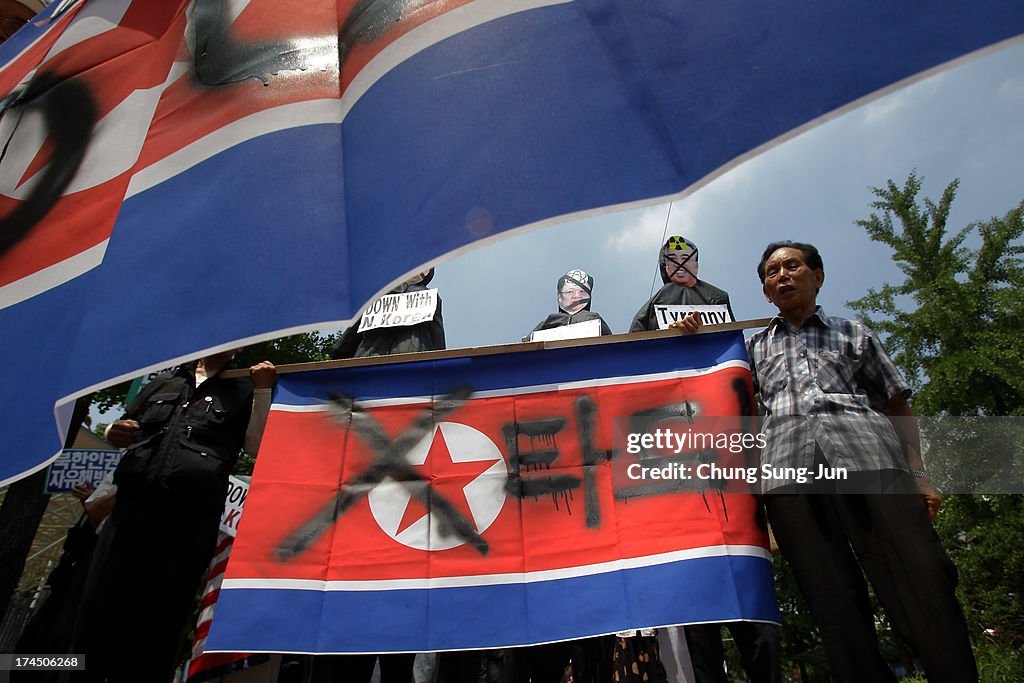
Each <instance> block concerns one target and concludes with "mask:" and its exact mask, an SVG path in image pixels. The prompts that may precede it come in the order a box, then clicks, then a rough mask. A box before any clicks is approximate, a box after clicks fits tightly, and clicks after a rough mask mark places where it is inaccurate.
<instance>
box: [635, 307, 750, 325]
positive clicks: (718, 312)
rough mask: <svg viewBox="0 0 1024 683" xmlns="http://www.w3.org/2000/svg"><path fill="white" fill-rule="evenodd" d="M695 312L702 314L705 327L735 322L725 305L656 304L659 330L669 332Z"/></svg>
mask: <svg viewBox="0 0 1024 683" xmlns="http://www.w3.org/2000/svg"><path fill="white" fill-rule="evenodd" d="M694 311H696V312H698V313H700V319H701V322H703V323H704V324H705V325H721V324H722V323H731V322H733V319H732V316H731V315H729V307H728V306H726V305H725V304H710V305H702V306H693V305H690V304H655V305H654V315H655V317H656V318H657V319H658V329H659V330H667V329H668V326H669V325H671V324H672V323H674V322H675V321H677V320H682V319H683V318H685V317H686V316H687V315H688V314H690V313H693V312H694Z"/></svg>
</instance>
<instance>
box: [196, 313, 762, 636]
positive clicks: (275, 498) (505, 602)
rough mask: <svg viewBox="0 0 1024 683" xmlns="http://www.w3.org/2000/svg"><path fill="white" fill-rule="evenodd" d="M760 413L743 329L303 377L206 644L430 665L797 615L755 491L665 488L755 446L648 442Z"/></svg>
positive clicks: (742, 426)
mask: <svg viewBox="0 0 1024 683" xmlns="http://www.w3.org/2000/svg"><path fill="white" fill-rule="evenodd" d="M431 356H432V354H426V357H427V358H431ZM445 356H449V357H445ZM752 414H753V397H752V395H751V384H750V376H749V370H748V366H747V362H746V354H745V351H744V347H743V338H742V336H741V335H740V334H738V333H735V334H733V333H721V334H713V335H697V336H694V337H692V338H679V337H671V338H660V339H652V340H642V341H623V342H618V343H606V344H589V345H587V344H584V345H580V346H574V347H565V348H558V349H545V350H541V351H518V352H511V353H497V354H489V355H475V356H466V357H456V358H453V357H450V354H440V357H439V358H436V359H428V360H417V361H412V362H405V363H394V362H392V363H388V364H382V365H373V366H355V367H341V368H337V369H333V370H321V371H316V372H303V373H294V374H288V375H283V376H282V377H281V379H280V382H279V385H278V393H277V397H276V399H275V403H274V408H273V411H272V413H271V419H270V422H269V424H268V426H267V431H266V435H265V437H264V441H263V445H262V447H261V451H260V459H259V462H258V463H257V466H256V471H255V473H254V479H253V482H252V488H251V489H250V492H249V495H248V499H247V502H246V522H245V524H244V525H243V526H242V528H241V532H240V534H239V536H238V539H237V540H236V543H235V549H234V551H233V555H232V558H231V563H230V564H229V566H228V570H227V574H226V577H225V581H224V583H223V586H222V592H221V597H220V602H219V605H218V608H217V609H218V611H217V617H216V619H215V622H214V624H213V628H212V631H211V634H210V638H209V641H208V643H207V649H208V651H217V650H222V651H249V652H253V651H256V652H259V651H274V652H289V651H291V652H337V653H356V652H403V651H404V652H424V651H434V650H450V649H473V648H489V647H501V646H514V645H523V644H532V643H543V642H550V641H556V640H563V639H568V638H576V637H583V636H589V635H596V634H600V633H612V632H616V631H620V630H624V629H628V628H640V627H651V626H662V625H669V624H684V623H696V622H708V621H727V620H737V619H740V620H743V619H745V620H761V621H776V620H777V616H778V615H777V610H776V607H775V599H774V592H773V584H772V573H771V563H770V557H769V554H768V552H767V550H766V545H767V539H766V537H765V533H764V531H763V530H762V529H761V528H759V527H758V525H757V523H756V522H755V510H756V504H755V500H754V498H753V497H752V496H751V495H749V494H748V493H747V492H746V489H745V488H736V489H733V488H731V487H730V485H729V484H728V483H724V484H723V482H722V481H721V480H718V481H712V480H709V479H708V478H707V477H699V476H691V477H687V476H680V477H671V476H669V477H665V476H660V475H663V474H664V472H665V471H668V470H672V471H676V472H679V471H691V472H693V471H695V470H697V469H699V467H696V466H697V465H698V464H700V463H703V464H705V465H707V464H709V463H711V464H715V465H716V466H720V467H726V466H727V465H729V464H730V463H731V464H733V465H737V464H745V463H748V462H753V461H756V457H757V453H756V451H754V450H752V448H747V447H738V448H736V449H731V450H730V449H725V450H717V451H716V450H715V449H714V448H711V449H708V448H703V449H701V450H697V449H693V448H688V447H680V446H679V444H680V443H682V442H681V441H680V440H678V439H675V440H672V441H671V442H668V441H667V440H666V443H668V444H669V445H668V446H667V447H665V448H660V449H659V448H658V447H657V446H655V447H636V442H637V439H635V438H633V437H632V436H631V435H635V434H637V433H667V432H673V433H680V432H683V431H687V430H692V429H693V428H694V427H695V426H697V425H702V428H703V429H713V430H714V431H716V432H721V433H728V434H733V435H736V434H739V433H741V432H746V433H749V432H750V431H751V430H752V428H753V427H752V426H753V418H752V417H750V416H751V415H752ZM713 416H720V417H713ZM641 441H642V442H646V441H649V440H641ZM741 441H742V439H739V440H738V439H733V440H732V442H733V443H740V442H741ZM628 444H632V445H633V446H632V447H627V446H628ZM647 445H648V446H650V445H651V444H647ZM666 465H674V468H666V467H665V466H666ZM705 469H706V468H705ZM644 473H650V475H651V476H646V475H645V474H644ZM253 615H259V617H258V618H253Z"/></svg>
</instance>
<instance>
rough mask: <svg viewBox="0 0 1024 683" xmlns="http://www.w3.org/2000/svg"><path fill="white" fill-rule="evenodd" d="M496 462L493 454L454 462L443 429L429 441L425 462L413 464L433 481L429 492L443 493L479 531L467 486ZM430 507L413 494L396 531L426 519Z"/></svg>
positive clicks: (436, 431)
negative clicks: (479, 458)
mask: <svg viewBox="0 0 1024 683" xmlns="http://www.w3.org/2000/svg"><path fill="white" fill-rule="evenodd" d="M495 462H497V461H496V460H495V459H493V458H489V459H484V460H471V461H469V462H455V461H454V460H453V459H452V454H451V450H449V448H448V443H447V442H446V441H445V439H444V433H442V432H441V430H440V429H437V430H435V431H434V440H433V441H432V442H431V443H430V450H429V451H428V452H427V459H426V460H425V461H424V462H423V464H422V465H414V467H416V469H417V470H418V471H419V473H420V474H421V475H423V477H425V478H426V479H427V480H428V481H429V482H430V489H429V494H430V495H431V496H434V495H439V496H443V497H444V498H445V499H446V500H447V501H448V502H449V503H451V505H452V507H454V508H455V509H456V510H458V512H459V514H461V515H462V516H463V517H465V518H466V519H467V520H469V521H470V522H471V523H472V524H473V527H474V528H476V529H477V530H478V531H479V527H478V524H477V521H476V518H475V517H474V516H473V511H472V510H471V509H470V505H469V499H468V498H466V491H465V488H466V486H468V485H469V484H470V483H472V482H473V481H474V480H475V479H476V478H477V477H479V476H480V475H481V474H483V473H484V472H486V471H487V470H488V469H490V468H491V466H492V465H493V464H494V463H495ZM428 513H429V510H428V509H427V506H426V505H424V504H423V503H422V502H421V501H420V500H419V499H418V498H415V497H413V498H410V499H409V503H408V505H406V507H405V514H403V515H402V521H401V522H400V523H399V525H398V530H397V531H396V532H395V535H396V536H397V535H398V534H400V533H402V532H403V531H405V530H406V529H408V528H409V527H410V526H412V525H413V524H415V523H416V522H418V521H419V520H421V519H423V517H425V516H426V515H427V514H428Z"/></svg>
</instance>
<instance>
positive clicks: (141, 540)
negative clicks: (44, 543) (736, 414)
mask: <svg viewBox="0 0 1024 683" xmlns="http://www.w3.org/2000/svg"><path fill="white" fill-rule="evenodd" d="M574 265H576V264H574ZM698 267H699V252H698V249H697V246H696V244H694V243H693V242H692V241H690V240H688V239H685V238H684V237H682V236H672V237H670V238H669V239H668V240H667V241H666V242H665V243H664V245H661V247H660V248H659V258H658V272H659V275H660V277H661V279H662V281H663V283H664V286H663V287H661V289H660V290H659V291H658V292H656V293H655V294H654V296H652V297H651V299H650V300H648V301H647V302H646V303H644V305H643V306H642V307H641V308H640V310H639V311H638V312H637V314H636V316H635V317H634V319H633V321H632V324H631V326H630V331H631V332H637V331H643V330H652V329H665V328H667V327H670V328H674V329H677V330H679V331H681V332H683V333H695V332H698V331H699V330H700V328H701V327H702V326H703V325H704V322H703V321H702V317H701V313H700V311H698V310H693V311H691V312H688V313H686V312H684V313H682V314H679V315H676V316H675V317H674V318H673V319H672V320H671V321H669V320H668V319H667V318H666V316H665V315H664V310H665V307H666V306H668V307H680V308H679V310H684V311H685V307H700V308H701V309H702V310H704V309H707V308H709V307H710V308H717V309H721V311H722V316H723V318H722V319H727V320H733V319H734V318H733V312H732V307H731V304H730V301H729V295H728V293H727V292H726V291H724V290H722V289H719V288H718V287H715V286H714V285H712V284H710V283H708V282H705V281H703V280H701V279H700V278H699V276H698ZM756 271H757V275H758V278H759V280H760V282H761V283H762V288H763V294H764V296H765V298H766V299H767V300H768V301H769V302H770V303H771V304H773V305H774V306H775V307H776V308H777V309H778V315H776V316H775V317H774V318H772V319H771V321H770V323H769V324H768V326H767V327H766V328H764V329H763V330H760V331H758V332H756V333H755V334H754V335H753V336H752V337H750V339H749V340H748V341H747V353H748V356H749V361H750V372H751V375H752V378H753V387H754V391H755V393H756V394H758V395H759V396H760V401H761V404H762V405H763V414H764V421H763V426H762V431H763V433H764V436H765V439H766V441H765V442H766V444H767V445H766V447H765V448H764V449H763V450H762V452H761V458H762V463H769V464H771V465H773V466H780V467H809V468H815V469H817V468H818V467H833V468H834V467H842V468H844V469H845V470H847V471H849V472H850V473H851V475H850V478H849V479H848V480H845V481H843V482H835V481H812V482H806V483H801V482H797V481H785V480H777V479H776V480H772V481H770V482H763V485H762V489H761V492H760V499H761V503H762V505H763V509H764V511H765V513H766V517H767V520H768V522H769V523H770V525H771V527H772V530H773V532H774V535H775V538H776V539H777V542H778V547H779V550H780V551H781V553H782V555H783V557H784V558H785V560H786V561H787V562H788V563H789V565H790V567H791V568H792V570H793V573H794V575H795V577H796V581H797V584H798V586H799V589H800V591H801V593H802V594H803V596H804V598H805V599H806V601H807V604H808V605H809V607H810V610H811V613H812V615H813V618H814V621H815V624H816V626H817V628H818V630H819V632H820V635H821V639H822V643H823V645H824V650H825V653H826V655H827V658H828V662H829V668H830V671H831V676H832V679H833V680H834V681H850V682H858V683H861V682H865V681H871V682H874V681H890V680H892V681H894V680H895V676H894V674H893V672H892V670H891V669H890V667H889V665H888V664H887V663H886V661H885V660H884V658H883V657H882V655H881V654H880V651H879V647H878V642H877V636H876V629H875V623H874V613H873V611H872V609H871V603H870V599H869V593H868V585H869V584H870V586H871V588H872V589H873V591H874V593H875V595H876V596H877V597H878V599H879V601H880V602H881V604H882V606H883V608H884V609H885V611H886V613H887V615H888V616H889V618H890V620H891V622H892V624H893V627H894V629H895V630H896V631H897V632H898V633H899V635H900V637H901V639H902V640H904V641H905V642H906V643H909V644H910V646H911V647H912V649H913V651H914V653H915V654H916V655H917V657H918V658H919V660H920V662H921V664H922V666H923V669H924V671H925V673H926V675H927V676H928V680H929V681H932V682H933V683H936V682H941V681H951V682H952V681H956V682H957V683H963V682H969V681H974V680H977V669H976V665H975V662H974V658H973V654H972V651H971V646H970V642H969V638H968V634H967V627H966V624H965V621H964V617H963V613H962V610H961V607H960V605H959V603H958V601H957V598H956V596H955V593H954V589H955V586H956V570H955V568H954V567H953V565H952V563H951V562H950V560H949V558H948V557H947V555H946V553H945V551H944V550H943V548H942V546H941V544H940V542H939V540H938V537H937V535H936V533H935V531H934V530H933V528H932V521H933V520H934V519H935V515H936V513H937V512H938V508H939V505H940V498H939V496H938V495H937V494H936V492H935V490H934V489H933V488H932V486H931V483H930V481H929V478H928V474H927V472H926V471H925V468H924V464H923V461H922V458H921V446H920V441H919V438H918V434H917V429H916V426H915V423H914V421H913V419H912V418H913V412H912V410H911V408H910V405H909V403H908V401H907V399H908V397H909V395H910V390H909V387H908V385H907V383H906V381H905V380H904V378H903V377H901V376H900V374H899V372H898V371H897V369H896V368H895V366H894V365H893V363H892V361H891V360H890V359H889V357H888V355H887V354H886V352H885V350H884V348H883V347H882V345H881V344H880V342H879V341H878V338H877V337H876V335H875V334H874V333H873V332H872V331H871V330H870V329H869V328H867V327H866V326H865V325H863V324H862V323H860V322H857V321H855V320H847V319H843V318H837V317H833V316H829V315H828V314H826V313H825V311H824V310H823V309H822V308H821V307H820V306H819V305H818V304H817V297H818V293H819V291H820V290H821V288H822V287H823V286H824V282H825V268H824V263H823V260H822V257H821V255H820V254H819V252H818V250H817V249H816V248H815V247H814V246H812V245H809V244H803V243H797V242H788V241H787V242H775V243H772V244H769V245H768V247H767V248H766V249H765V250H764V252H763V254H762V256H761V258H760V260H759V262H758V263H757V265H756ZM432 276H433V270H432V269H431V270H429V271H426V272H423V273H420V274H419V275H417V276H415V277H414V278H411V279H410V280H408V281H407V282H405V283H403V284H402V285H400V286H399V287H398V288H396V289H395V290H393V291H392V292H391V294H400V293H407V292H414V291H425V290H426V286H427V284H428V283H429V282H430V279H431V277H432ZM594 285H595V282H594V278H593V277H592V276H590V275H589V274H588V273H587V272H586V271H584V270H582V269H581V268H578V267H577V268H573V269H571V270H569V271H568V272H566V273H565V275H563V276H561V277H560V278H558V280H557V282H556V286H555V295H556V296H555V298H556V302H557V310H556V311H555V312H554V313H552V314H550V315H548V316H547V317H546V318H545V319H544V320H542V321H541V322H540V323H538V324H537V326H536V327H535V328H534V329H533V330H532V331H531V332H530V333H529V334H528V335H527V336H526V337H524V339H544V338H550V335H552V334H558V335H559V336H560V338H572V337H580V336H597V335H607V334H611V333H612V330H611V329H610V327H609V325H608V324H607V323H606V322H605V320H604V319H603V318H602V317H601V316H600V315H599V314H598V313H597V312H595V311H594V310H592V302H593V291H594ZM443 348H445V337H444V326H443V322H442V315H441V301H440V298H439V297H438V298H437V301H436V306H435V310H434V313H433V315H431V316H429V317H427V318H426V319H419V320H418V321H417V322H415V323H414V324H410V325H407V326H398V327H392V326H378V327H373V326H369V327H366V328H363V329H360V326H358V325H353V326H352V327H350V328H349V329H348V330H346V332H345V333H344V334H343V335H342V337H341V339H340V341H339V342H338V344H337V346H336V348H335V349H334V352H333V354H332V355H333V357H334V358H339V359H342V358H355V357H363V356H374V355H387V354H394V353H410V352H419V351H431V350H438V349H443ZM232 356H233V352H225V353H218V354H214V355H211V356H208V357H206V358H202V359H200V360H199V361H197V362H195V363H192V364H188V365H185V366H182V367H180V368H178V369H177V370H175V371H174V372H172V373H168V374H165V375H162V376H160V377H158V378H157V379H155V380H154V381H152V382H151V383H150V384H148V385H147V386H146V387H145V389H144V390H143V391H142V392H141V393H140V394H139V395H138V396H137V397H136V398H135V399H134V400H133V401H132V402H131V403H130V405H128V407H127V409H126V410H125V413H124V416H123V417H122V418H121V419H120V420H118V421H117V422H115V423H114V424H113V425H111V426H110V428H109V430H108V433H107V438H108V440H109V441H110V443H111V444H113V445H115V446H117V447H120V448H125V449H126V451H125V454H124V456H123V458H122V460H121V462H120V464H119V465H118V467H117V470H116V472H115V474H114V478H113V484H114V485H116V493H115V492H113V491H112V488H111V487H110V486H109V485H108V486H107V487H105V488H104V490H103V492H102V495H97V493H94V492H88V493H91V495H90V496H89V498H88V499H87V501H88V502H87V505H86V507H87V510H88V511H89V514H87V515H86V516H85V517H84V518H83V522H82V524H81V525H80V526H81V527H82V528H81V529H80V530H78V531H76V533H75V539H76V540H75V542H74V544H75V548H79V547H81V548H84V550H76V553H77V554H76V557H77V558H78V559H77V560H76V562H77V569H74V570H72V569H69V570H68V571H69V572H72V573H74V574H75V576H76V577H77V578H76V579H75V581H74V586H75V588H74V590H73V591H72V592H71V596H73V597H68V598H67V599H66V600H65V601H64V604H65V607H64V609H63V610H61V611H60V612H59V614H57V615H56V616H54V615H47V616H45V619H49V620H51V621H53V623H59V624H60V625H61V626H60V629H59V630H58V631H50V632H48V631H47V629H46V628H42V629H40V628H39V625H38V624H37V626H36V628H35V629H34V630H33V629H30V630H29V631H26V633H27V634H28V635H29V636H31V637H33V638H40V637H41V636H40V634H46V633H50V635H53V634H54V633H61V634H63V635H61V636H60V637H59V638H57V640H58V641H62V642H56V643H47V646H49V647H58V646H61V647H65V646H66V648H67V650H66V651H68V652H79V653H83V654H85V656H86V661H87V667H88V668H87V669H86V670H85V671H79V672H74V674H73V675H72V677H71V680H73V681H88V682H94V681H95V682H131V683H137V682H139V681H142V682H146V683H148V682H153V683H165V682H167V681H170V680H171V678H172V676H173V672H174V669H175V666H176V665H177V663H178V662H177V657H178V653H179V643H180V639H181V636H182V634H183V632H184V631H185V630H186V626H187V622H188V620H189V617H190V616H191V615H192V610H193V607H194V601H195V595H196V591H197V589H198V588H199V582H200V580H201V577H202V574H203V571H204V570H205V568H206V566H207V563H208V562H209V560H210V558H211V555H212V553H213V548H214V544H215V539H216V534H217V528H218V522H219V516H220V511H221V508H222V505H223V501H224V496H225V492H226V490H227V477H228V474H229V473H230V472H231V469H232V467H233V466H234V464H235V461H236V459H237V458H238V456H239V454H240V453H241V452H243V450H244V452H246V453H249V454H255V453H256V451H257V449H258V446H259V440H260V437H261V435H262V432H263V428H264V425H265V423H266V419H267V414H268V411H269V406H270V396H271V391H272V387H273V385H274V382H275V368H274V366H273V364H272V363H270V362H263V363H259V364H257V365H254V366H252V367H251V368H250V372H249V377H248V378H230V379H228V378H224V377H222V373H223V370H224V369H226V368H228V367H230V361H231V358H232ZM85 493H86V492H83V497H85V495H84V494H85ZM108 513H109V514H108ZM760 519H763V518H759V520H760ZM759 520H751V523H762V522H761V521H759ZM101 522H102V526H101ZM865 575H866V577H867V580H865ZM69 604H70V605H73V608H68V607H67V605H69ZM723 627H727V628H728V630H729V631H730V633H731V634H732V637H733V639H734V641H735V643H736V646H737V648H738V650H739V653H740V659H741V661H742V666H743V668H744V669H745V672H746V675H747V677H748V678H749V680H751V681H754V682H755V683H776V682H778V681H781V680H782V670H781V666H782V664H781V656H780V632H779V628H778V627H777V626H775V625H773V624H767V623H757V622H731V623H728V624H698V625H689V626H684V627H681V628H680V629H678V630H675V631H673V630H671V629H663V630H662V632H661V633H660V634H652V633H651V632H649V631H647V630H644V631H640V632H631V633H619V634H607V635H598V636H595V637H593V638H588V639H583V640H578V641H572V642H567V643H555V644H545V645H537V646H532V647H525V648H518V649H515V650H505V651H499V652H486V653H485V652H449V653H442V654H441V655H440V656H439V657H438V658H437V661H436V666H435V667H434V671H433V677H434V678H435V679H436V680H438V681H442V682H444V683H475V682H476V681H478V680H481V679H482V678H483V679H486V680H488V681H492V682H497V681H509V682H511V681H516V682H520V681H521V682H529V681H532V682H534V683H559V682H560V681H562V680H563V678H564V677H565V676H567V675H571V676H572V680H573V681H575V683H591V682H604V681H615V682H616V683H622V682H636V683H640V682H645V683H658V682H667V681H682V680H688V681H689V680H693V681H697V682H698V683H705V682H713V683H719V682H724V681H727V680H728V676H727V672H726V670H725V668H724V654H723V642H722V628H723ZM37 645H38V644H37ZM670 648H671V649H676V650H681V651H682V655H681V656H680V652H672V653H669V652H668V651H667V650H668V649H670ZM378 660H379V666H380V672H381V681H382V683H409V682H410V681H411V680H412V679H413V664H414V654H387V655H381V656H379V657H378V656H376V655H329V656H317V657H309V658H304V659H303V658H293V659H292V660H291V661H290V662H288V663H287V664H288V666H285V667H282V673H281V679H280V680H281V681H282V683H292V682H293V681H294V682H296V683H297V682H298V681H314V682H317V683H327V682H331V681H333V682H345V683H349V682H352V683H364V682H368V681H369V680H370V676H371V673H372V672H373V670H374V667H375V666H376V665H377V664H378ZM680 662H682V663H683V664H684V665H685V668H686V670H685V671H682V670H680V668H681V664H680ZM567 672H571V673H567Z"/></svg>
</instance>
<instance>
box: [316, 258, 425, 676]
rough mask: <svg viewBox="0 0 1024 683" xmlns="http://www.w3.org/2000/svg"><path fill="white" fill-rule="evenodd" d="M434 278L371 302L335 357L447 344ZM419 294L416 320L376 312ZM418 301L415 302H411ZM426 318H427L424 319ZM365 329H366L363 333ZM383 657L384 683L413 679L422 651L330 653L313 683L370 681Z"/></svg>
mask: <svg viewBox="0 0 1024 683" xmlns="http://www.w3.org/2000/svg"><path fill="white" fill-rule="evenodd" d="M433 277H434V269H433V268H431V269H430V270H427V271H424V272H422V273H420V274H418V275H415V276H414V277H412V278H410V279H408V280H406V281H405V282H403V283H402V284H400V285H398V286H397V287H395V288H394V289H392V290H391V291H389V292H388V293H387V294H386V295H384V297H381V299H378V300H377V301H375V302H374V303H371V304H370V305H369V306H367V308H366V310H365V311H364V312H363V317H362V320H361V321H360V322H359V323H357V324H354V325H352V326H351V327H349V328H348V329H347V330H345V332H344V334H342V336H341V339H340V340H339V341H338V344H337V345H336V346H335V347H334V350H333V351H332V352H331V358H334V359H344V358H364V357H367V356H389V355H393V354H396V353H418V352H421V351H440V350H442V349H444V348H445V341H444V322H443V320H442V319H441V297H440V296H437V294H436V290H428V289H427V284H428V283H429V282H430V281H431V279H433ZM407 294H408V295H417V294H419V296H410V297H407V300H406V301H405V302H402V306H403V308H402V309H401V311H406V312H408V311H409V310H415V313H416V315H415V316H412V315H407V316H406V318H405V319H408V320H410V321H412V320H416V321H418V322H411V323H410V324H398V325H392V324H389V323H393V322H394V320H393V319H391V318H387V319H386V320H385V322H384V324H382V320H384V319H382V318H381V317H380V316H379V314H378V313H374V311H390V310H394V307H393V306H391V305H390V304H389V305H383V304H382V302H384V301H389V302H395V301H396V299H388V297H391V296H395V295H407ZM435 296H436V304H435V305H434V309H433V312H432V313H431V312H430V311H429V310H428V309H429V305H427V306H426V307H424V304H423V302H425V301H429V298H428V297H435ZM410 302H412V303H410ZM424 317H426V318H427V319H425V320H424V319H423V318H424ZM360 330H361V331H360ZM378 658H379V659H380V671H381V677H380V680H381V683H411V681H412V680H413V665H414V661H415V658H416V655H415V654H413V653H402V654H381V655H375V654H369V655H324V656H317V657H313V666H312V669H313V673H312V683H369V681H370V678H371V676H372V674H373V669H374V665H375V664H376V663H377V659H378Z"/></svg>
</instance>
